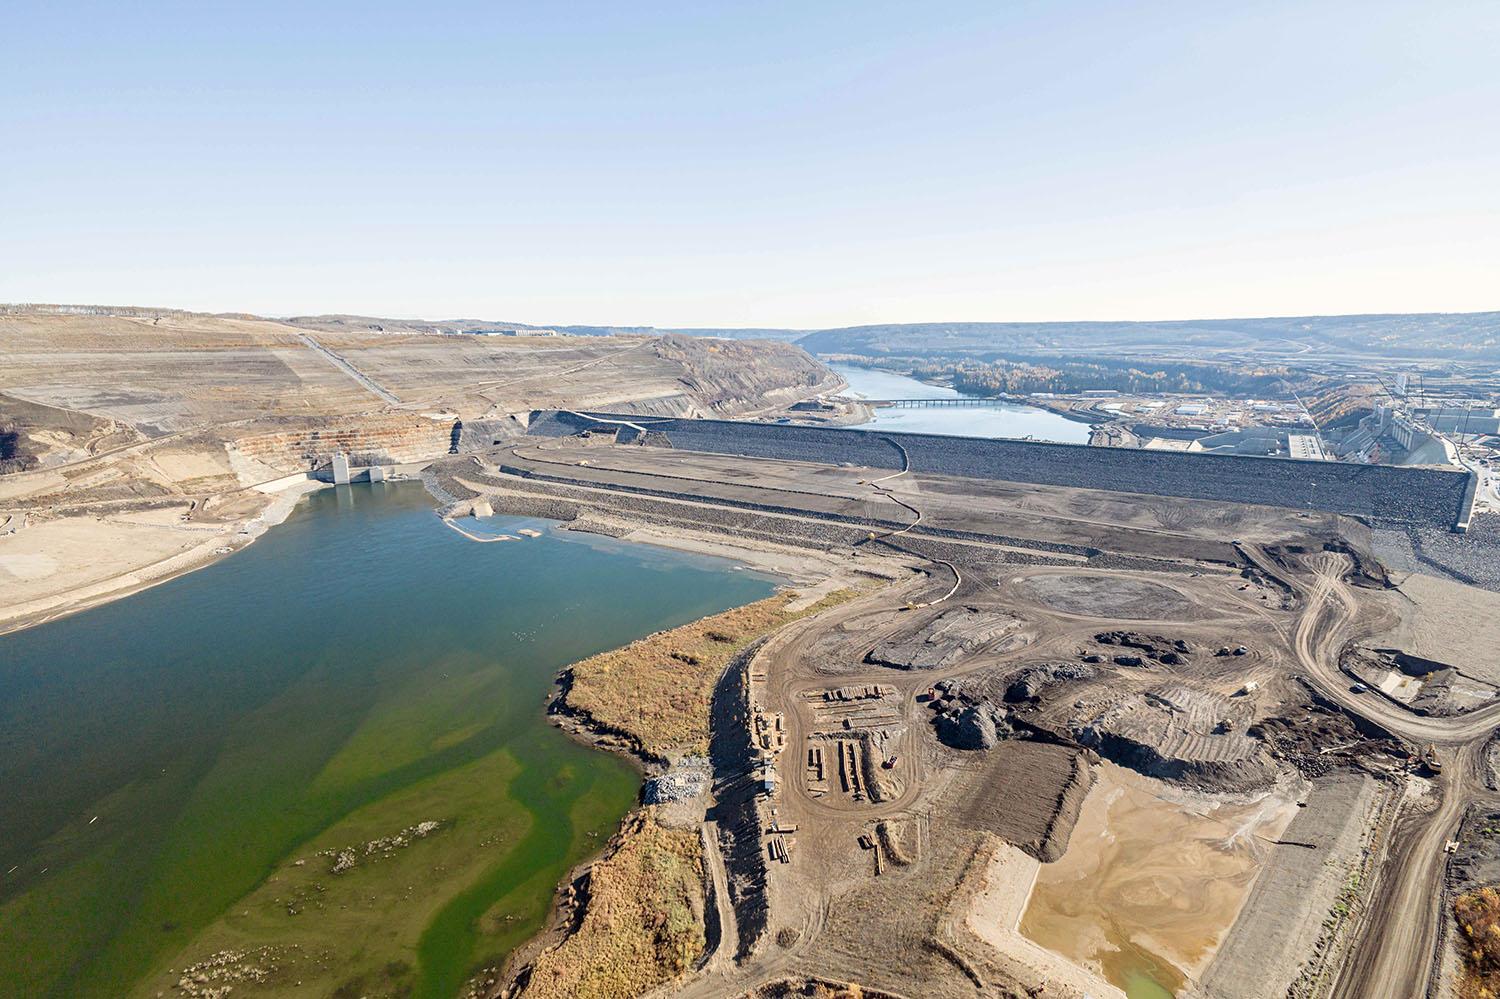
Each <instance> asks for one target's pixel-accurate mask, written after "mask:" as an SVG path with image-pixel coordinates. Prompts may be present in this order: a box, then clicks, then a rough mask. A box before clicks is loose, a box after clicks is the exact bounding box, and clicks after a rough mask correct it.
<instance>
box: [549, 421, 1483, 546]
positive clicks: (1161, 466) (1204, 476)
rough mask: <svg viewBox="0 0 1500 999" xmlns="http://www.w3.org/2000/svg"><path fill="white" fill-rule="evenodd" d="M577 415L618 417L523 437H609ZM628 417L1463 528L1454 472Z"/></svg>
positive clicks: (841, 452) (1098, 484)
mask: <svg viewBox="0 0 1500 999" xmlns="http://www.w3.org/2000/svg"><path fill="white" fill-rule="evenodd" d="M588 416H595V417H601V418H615V419H618V418H619V417H615V416H612V414H607V413H594V414H587V415H575V414H569V413H561V412H558V411H556V410H543V411H537V412H535V413H533V414H532V417H531V421H530V428H529V430H528V433H529V434H531V435H533V436H544V437H560V436H567V435H570V434H575V433H577V432H579V431H580V430H585V429H588V428H589V427H591V426H597V427H598V428H599V429H600V430H601V431H604V432H608V433H614V432H615V430H617V429H618V428H617V427H614V426H608V425H603V426H601V425H598V424H594V423H592V422H591V421H590V420H589V418H588ZM631 419H633V420H634V421H635V422H637V423H639V424H640V425H641V426H644V427H647V429H648V430H650V431H653V432H662V433H665V434H666V435H667V438H668V439H669V440H670V441H671V443H672V446H673V447H677V448H682V449H684V450H689V451H707V452H712V453H716V454H737V455H744V456H746V457H760V458H782V459H788V460H795V461H812V462H820V463H824V464H839V463H843V462H848V463H850V464H855V465H864V466H868V467H872V468H889V469H899V468H900V467H901V464H902V455H901V451H902V449H903V448H904V449H905V451H906V453H907V454H908V455H909V456H910V461H911V467H912V470H913V471H917V472H928V473H932V474H938V475H960V476H966V477H969V478H980V479H1000V480H1004V481H1008V482H1029V483H1035V484H1038V485H1050V486H1070V487H1074V488H1082V489H1108V490H1112V491H1118V492H1132V493H1144V494H1146V495H1150V496H1180V497H1186V498H1189V499H1207V500H1220V501H1224V502H1231V503H1259V504H1263V505H1267V506H1277V507H1286V508H1290V509H1294V510H1317V511H1323V512H1327V513H1338V514H1345V515H1348V516H1355V517H1364V518H1368V519H1372V520H1385V521H1397V522H1401V523H1411V524H1426V525H1434V526H1441V527H1444V528H1450V529H1451V528H1453V527H1455V526H1457V525H1458V524H1460V523H1462V522H1464V521H1466V520H1467V519H1468V510H1467V504H1466V493H1467V492H1468V486H1469V475H1468V474H1467V473H1466V472H1464V471H1462V470H1459V469H1438V468H1402V467H1395V466H1390V465H1361V464H1350V463H1344V462H1332V461H1321V462H1320V461H1297V460H1292V459H1287V458H1258V457H1242V456H1238V455H1217V454H1184V453H1180V452H1173V451H1147V450H1136V449H1132V448H1104V447H1089V446H1087V445H1082V444H1049V443H1044V442H1041V441H1017V440H990V439H984V438H975V437H942V436H935V435H931V434H891V433H882V432H877V431H871V430H853V429H838V428H825V427H800V426H789V425H783V424H771V423H738V422H733V421H729V420H691V419H675V418H669V419H654V418H650V417H632V418H631ZM897 441H899V442H900V444H899V446H898V445H897V443H896V442H897Z"/></svg>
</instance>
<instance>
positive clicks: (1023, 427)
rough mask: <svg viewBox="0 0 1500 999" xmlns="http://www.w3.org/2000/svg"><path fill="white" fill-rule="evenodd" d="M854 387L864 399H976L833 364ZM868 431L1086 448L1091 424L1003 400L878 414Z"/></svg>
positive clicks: (882, 373)
mask: <svg viewBox="0 0 1500 999" xmlns="http://www.w3.org/2000/svg"><path fill="white" fill-rule="evenodd" d="M829 367H830V368H832V369H833V370H834V371H836V372H838V373H839V374H840V375H841V376H843V379H844V380H845V381H846V382H848V383H849V394H850V395H853V396H858V397H859V398H862V399H972V398H976V397H975V396H969V395H965V394H964V393H962V392H958V391H955V390H954V389H951V388H948V387H946V386H943V385H929V384H927V383H926V382H922V381H918V380H917V379H915V378H910V377H908V376H906V375H898V374H895V373H894V372H890V371H878V370H876V369H874V368H861V367H856V366H855V365H852V364H830V365H829ZM862 426H864V427H868V428H871V429H877V430H894V431H900V432H905V433H914V434H954V435H959V436H967V437H1032V438H1035V439H1036V440H1039V441H1057V442H1059V443H1063V444H1087V443H1088V442H1089V426H1088V424H1087V423H1080V422H1078V421H1077V420H1070V419H1068V418H1067V417H1066V416H1059V415H1058V414H1056V413H1052V412H1049V411H1047V410H1045V409H1037V408H1036V407H1035V406H1023V405H1021V404H1019V403H1014V402H1006V401H1004V400H1001V399H994V400H989V402H988V405H985V406H982V407H971V406H962V407H958V406H955V407H952V408H942V407H937V408H931V409H897V408H895V407H884V408H881V409H877V410H876V411H875V416H874V418H873V419H871V420H870V422H868V423H865V424H862Z"/></svg>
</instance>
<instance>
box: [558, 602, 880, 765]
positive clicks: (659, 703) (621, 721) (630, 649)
mask: <svg viewBox="0 0 1500 999" xmlns="http://www.w3.org/2000/svg"><path fill="white" fill-rule="evenodd" d="M854 595H855V594H854V591H852V590H839V591H838V592H836V593H832V594H829V595H828V596H826V597H824V598H823V599H822V600H820V601H818V602H817V603H816V604H813V605H812V606H811V607H808V608H806V609H804V610H801V611H788V610H787V605H788V604H789V603H791V602H793V601H794V600H796V599H797V594H795V593H778V594H776V595H775V596H771V597H767V598H766V599H764V600H758V601H756V602H755V603H753V604H746V605H745V606H744V607H737V608H735V609H734V610H731V611H725V612H724V613H722V614H715V615H713V616H712V617H705V618H702V619H701V620H698V621H694V622H693V623H692V624H685V625H683V626H682V627H680V628H673V629H672V630H670V631H660V632H657V633H656V634H654V635H648V636H647V637H645V638H642V639H640V640H639V641H636V642H632V643H631V644H629V645H627V646H625V647H624V648H622V649H614V650H612V651H610V652H605V653H601V654H600V655H597V656H593V657H591V658H589V659H585V660H583V661H582V662H580V663H575V664H574V665H573V666H571V667H569V669H568V670H567V671H566V674H567V676H568V678H569V683H568V689H567V695H566V698H565V701H566V703H567V706H568V707H569V708H570V709H572V710H574V711H579V712H583V713H585V714H586V715H587V716H588V717H589V718H590V719H591V720H592V721H593V722H594V723H595V724H596V725H597V726H599V727H600V728H602V729H604V730H606V731H609V732H613V733H618V734H620V735H623V736H625V737H627V738H628V739H630V740H631V741H632V742H633V743H634V745H635V748H636V749H637V750H638V751H639V752H640V753H641V754H642V755H645V756H648V757H652V758H656V759H670V758H673V757H677V756H684V755H692V754H702V753H706V752H707V751H708V722H709V701H710V699H711V698H712V696H713V690H714V685H715V684H716V683H717V682H718V679H719V676H720V675H721V674H722V673H723V672H724V668H725V667H726V666H728V665H729V662H730V660H732V659H733V658H734V657H735V656H736V655H738V654H739V653H740V652H741V651H743V650H744V649H745V647H746V646H748V645H749V644H750V643H752V642H754V641H755V640H757V639H759V638H761V637H763V636H765V635H768V634H770V633H771V632H773V631H775V630H776V629H777V628H780V627H781V626H783V625H785V624H787V623H789V622H791V621H795V620H797V619H798V618H801V617H806V616H807V615H809V614H815V613H817V612H818V611H821V610H823V609H825V608H828V607H832V606H834V605H835V604H840V603H843V602H844V601H845V600H848V599H850V598H851V597H853V596H854Z"/></svg>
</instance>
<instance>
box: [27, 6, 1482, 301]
mask: <svg viewBox="0 0 1500 999" xmlns="http://www.w3.org/2000/svg"><path fill="white" fill-rule="evenodd" d="M7 27H8V28H9V34H10V37H11V39H12V44H11V47H10V51H11V58H10V59H9V60H8V61H7V63H6V64H5V65H3V66H0V128H3V134H4V135H5V137H6V138H7V139H8V140H9V142H8V143H7V145H8V151H7V156H6V158H5V160H4V162H3V163H0V192H3V193H4V194H5V195H6V202H7V207H6V218H5V233H6V237H7V238H6V239H5V240H4V241H3V242H0V300H7V301H39V302H68V303H113V304H136V305H140V304H146V303H164V304H162V305H161V306H160V307H163V308H181V309H188V310H195V311H246V312H252V313H256V314H260V315H277V316H289V315H316V314H324V313H338V312H346V311H348V310H349V309H350V308H351V305H352V304H353V303H358V304H357V311H358V312H359V313H360V314H370V315H380V316H390V317H424V318H430V317H438V318H446V317H482V318H493V319H497V320H502V321H507V322H519V323H528V324H534V325H548V324H568V325H617V326H632V325H639V326H656V327H659V328H684V327H686V328H693V327H712V328H747V327H748V328H754V327H771V328H787V329H827V328H836V327H843V326H857V325H869V324H883V323H910V322H1053V321H1062V322H1070V321H1071V322H1085V321H1168V320H1169V319H1201V318H1208V317H1234V318H1249V317H1284V316H1304V315H1306V316H1312V315H1325V316H1326V315H1345V314H1383V313H1427V312H1445V313H1452V312H1474V311H1487V310H1492V309H1494V308H1495V307H1496V304H1495V303H1494V301H1493V300H1492V298H1493V295H1492V293H1491V291H1490V289H1491V288H1492V286H1493V283H1494V275H1495V274H1496V273H1500V185H1496V184H1495V183H1494V178H1495V177H1496V176H1500V128H1496V127H1495V125H1496V124H1497V122H1496V117H1497V113H1496V108H1500V78H1497V76H1496V74H1494V73H1493V71H1492V68H1491V62H1492V54H1493V52H1494V51H1496V49H1497V44H1496V43H1497V42H1500V10H1497V9H1496V8H1495V7H1493V5H1487V4H1481V3H1453V4H1444V5H1441V6H1439V7H1426V6H1423V7H1419V6H1416V5H1402V4H1392V3H1383V4H1382V3H1377V4H1368V3H1359V4H1356V3H1352V2H1337V3H1316V4H1311V5H1306V4H1291V3H1272V4H1267V5H1259V6H1257V7H1255V8H1254V9H1236V10H1232V11H1226V10H1221V9H1209V8H1182V7H1179V6H1173V5H1165V4H1150V5H1145V6H1132V7H1131V8H1130V9H1124V8H1119V7H1117V6H1113V5H1105V4H1091V3H1068V4H1031V3H1017V4H1009V5H1005V6H1003V7H998V6H996V5H991V4H981V3H975V2H964V3H948V4H941V5H938V6H937V7H932V6H929V7H924V8H922V9H921V10H920V11H919V10H916V9H914V8H911V7H909V6H907V5H899V4H872V5H866V6H862V7H860V8H859V10H858V12H857V14H856V15H852V16H851V15H850V14H849V13H848V12H847V11H844V10H841V9H835V8H826V9H823V8H807V7H803V6H798V5H791V4H772V5H765V6H762V7H757V8H755V9H753V10H752V9H742V8H705V7H701V6H695V5H669V6H666V7H659V8H654V9H652V10H650V11H646V10H641V9H625V8H619V7H617V6H614V5H607V4H575V5H569V6H567V7H566V8H562V7H558V8H548V9H538V8H535V7H532V6H526V5H503V4H502V5H482V4H475V3H469V2H450V3H441V4H438V5H433V6H429V7H427V8H424V10H423V11H422V12H421V13H420V14H418V13H414V12H412V11H411V10H409V9H407V8H405V7H403V6H401V5H383V4H374V5H359V6H354V5H346V4H322V5H316V6H313V7H309V6H305V5H292V4H288V3H285V2H280V0H273V2H270V3H267V4H262V5H257V6H256V7H254V8H240V9H229V10H223V9H208V8H203V7H201V6H199V5H188V4H177V3H158V4H153V5H151V6H150V7H149V8H146V9H141V8H134V9H123V8H117V7H116V6H114V5H104V4H100V5H94V6H89V7H88V8H87V9H86V10H80V9H79V7H78V6H77V5H66V9H65V8H64V7H57V6H53V5H42V4H40V3H37V2H34V0H23V2H22V3H21V4H20V5H19V6H18V8H17V9H16V10H14V11H13V12H12V15H11V17H10V19H9V22H8V25H7ZM937 316H968V317H976V318H969V319H963V320H959V319H935V318H934V317H937ZM1164 317H1168V318H1166V319H1164Z"/></svg>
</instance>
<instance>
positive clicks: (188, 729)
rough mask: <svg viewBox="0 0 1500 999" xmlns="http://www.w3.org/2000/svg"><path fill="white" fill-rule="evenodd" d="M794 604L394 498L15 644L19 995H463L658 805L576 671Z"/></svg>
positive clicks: (406, 487) (13, 878)
mask: <svg viewBox="0 0 1500 999" xmlns="http://www.w3.org/2000/svg"><path fill="white" fill-rule="evenodd" d="M536 526H542V527H545V526H546V525H545V524H544V523H542V522H530V521H521V520H512V519H508V518H495V519H494V520H493V521H491V522H489V523H488V524H486V525H485V529H486V530H489V531H492V532H494V533H510V534H515V533H517V531H518V530H519V528H522V527H536ZM772 589H773V585H772V583H771V582H770V581H769V580H767V579H766V578H764V577H761V576H757V575H755V574H752V573H748V572H742V571H733V567H732V566H731V565H730V564H729V563H727V562H724V561H721V560H713V559H708V558H703V557H698V556H692V555H686V554H680V553H676V552H669V551H666V550H662V549H655V548H649V547H643V546H637V545H630V544H627V543H624V542H619V541H614V540H610V539H603V538H595V537H589V536H582V535H570V534H567V533H566V532H558V533H547V534H545V535H544V536H542V537H537V538H526V539H525V540H523V541H518V542H513V543H505V544H476V543H474V542H472V541H469V540H466V539H465V538H463V537H461V536H460V535H459V534H457V533H455V532H453V531H450V530H448V529H446V528H445V527H444V526H443V525H442V524H441V523H440V522H439V520H438V518H437V517H436V516H434V514H433V508H432V504H431V501H430V500H429V498H428V497H427V495H426V493H425V492H424V491H423V490H422V488H421V487H420V486H418V485H416V484H410V483H407V484H383V485H376V486H355V487H340V488H338V489H337V490H327V491H324V492H321V493H317V494H314V495H312V496H310V497H309V498H307V499H306V500H305V501H304V502H303V503H302V505H301V506H300V507H299V508H298V510H297V511H296V512H295V513H294V514H293V516H292V517H291V518H290V519H289V520H288V521H287V522H286V523H285V524H284V525H282V526H280V527H278V528H276V529H274V530H273V531H271V532H270V533H269V534H268V535H267V536H266V537H264V538H262V539H261V540H260V541H258V542H257V543H256V544H254V545H252V546H250V547H249V548H248V549H246V550H244V551H242V552H240V553H238V554H236V555H234V556H232V557H231V558H229V559H227V560H225V561H223V562H220V563H218V564H215V565H213V566H211V567H209V568H206V569H203V570H201V571H199V572H195V573H192V574H189V575H187V576H183V577H180V578H178V579H175V580H173V581H171V582H168V583H165V584H163V585H161V586H158V587H155V588H152V589H149V590H146V591H144V592H142V593H139V594H136V595H134V596H131V597H129V598H126V599H124V600H120V601H117V602H115V603H111V604H108V605H105V606H102V607H98V608H95V609H93V610H89V611H86V612H83V613H80V614H77V615H74V616H72V617H68V618H64V619H62V620H59V621H55V622H52V623H49V624H46V625H42V626H40V627H37V628H33V629H30V630H27V631H23V632H19V633H16V634H12V635H8V636H4V637H0V798H3V800H4V802H5V804H4V807H3V808H0V995H5V996H10V995H15V996H22V995H24V996H47V995H52V996H69V997H74V996H111V997H114V996H121V995H132V994H134V995H141V996H155V995H158V994H162V993H165V994H167V995H202V994H205V990H206V989H207V988H211V987H214V986H218V985H231V986H233V988H234V994H235V995H237V996H239V995H255V994H276V995H293V996H301V995H306V996H327V995H330V994H337V995H343V994H348V995H363V994H410V995H416V996H434V997H436V996H442V997H445V999H447V997H451V996H453V995H456V994H457V993H458V991H459V990H460V989H461V987H462V985H463V983H464V981H465V980H466V979H467V977H468V976H469V975H470V973H471V972H472V971H474V970H475V969H477V968H480V967H483V966H485V965H487V964H490V963H492V962H494V961H497V960H499V959H501V958H503V956H504V955H505V954H506V953H507V952H508V951H509V950H510V949H511V948H512V947H514V946H515V945H516V944H517V943H519V942H520V941H522V940H524V939H525V938H526V937H528V936H529V935H530V934H531V933H533V932H534V931H535V930H536V929H537V927H538V926H539V925H540V923H541V921H542V919H543V917H544V915H545V912H546V910H547V907H548V905H549V903H550V900H551V897H552V893H553V890H554V888H555V887H556V884H557V882H558V880H559V879H560V878H561V877H562V876H563V875H564V874H565V873H566V872H567V870H568V869H569V868H570V867H571V866H572V865H573V864H575V863H577V862H578V861H579V860H581V859H582V858H583V857H585V856H587V855H588V854H590V853H593V852H595V851H596V850H598V849H599V848H600V847H601V846H602V845H603V843H604V841H605V840H606V839H607V838H608V837H609V835H610V834H611V833H612V832H613V831H614V829H615V827H616V824H617V823H618V821H619V819H620V817H621V816H622V815H623V814H624V812H625V811H626V810H627V809H628V808H629V807H630V806H631V804H632V803H633V802H634V801H635V798H636V792H637V787H638V776H637V773H636V772H635V771H634V770H633V769H632V768H631V767H630V766H629V765H628V764H627V763H626V762H624V761H623V760H621V759H619V758H617V757H614V756H611V755H608V754H605V753H601V752H597V751H595V750H592V749H588V748H585V747H583V746H580V745H578V744H577V743H575V742H573V741H571V740H569V739H568V738H567V737H565V736H564V735H563V734H562V733H561V732H559V731H558V730H556V729H555V728H553V727H552V726H550V725H549V724H548V723H547V721H546V719H545V716H544V703H545V699H546V697H547V693H548V690H549V688H550V684H551V680H552V677H553V674H554V672H555V671H556V670H557V669H558V668H559V667H561V666H562V665H565V664H567V663H569V662H571V661H574V660H577V659H582V658H584V657H586V656H588V655H591V654H593V653H596V652H600V651H602V650H605V649H608V648H613V647H616V646H619V645H622V644H625V643H626V642H628V641H630V640H632V639H634V638H637V637H640V636H642V635H645V634H648V633H650V632H653V631H656V630H658V629H661V628H668V627H673V626H676V625H678V624H682V623H684V622H687V621H690V620H693V619H696V618H698V617H702V616H704V615H707V614H712V613H716V612H718V611H721V610H724V609H726V608H729V607H732V606H737V605H739V604H743V603H746V602H749V601H751V600H755V599H758V598H760V597H763V596H766V595H768V594H769V593H770V592H772ZM198 976H201V979H202V980H201V981H199V980H198ZM180 981H186V982H187V985H186V986H184V987H181V988H179V987H178V983H179V982H180Z"/></svg>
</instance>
